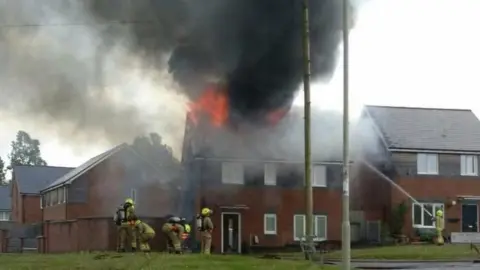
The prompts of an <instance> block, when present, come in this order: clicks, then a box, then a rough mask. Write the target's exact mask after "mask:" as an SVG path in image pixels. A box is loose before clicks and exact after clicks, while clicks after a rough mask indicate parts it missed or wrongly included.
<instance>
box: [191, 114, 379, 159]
mask: <svg viewBox="0 0 480 270" xmlns="http://www.w3.org/2000/svg"><path fill="white" fill-rule="evenodd" d="M311 115H312V117H311V155H312V161H313V162H336V161H341V160H342V149H343V127H342V125H343V116H342V114H340V113H337V112H334V111H326V110H312V113H311ZM362 124H363V123H360V122H355V123H352V124H351V133H350V135H351V137H352V140H351V142H352V145H351V149H352V151H351V152H352V159H353V158H354V154H355V153H359V152H360V151H359V150H360V146H361V144H362V143H361V140H360V139H359V138H362V139H363V138H365V139H367V138H368V139H370V138H373V137H374V136H360V135H365V134H364V133H366V132H367V133H370V132H371V134H372V135H373V134H374V133H373V131H372V130H371V129H366V128H358V127H360V126H362ZM188 125H191V127H190V126H188ZM245 125H246V126H242V127H239V128H237V129H234V128H228V127H215V126H212V125H210V124H209V123H208V121H207V122H204V121H203V120H201V122H199V123H198V124H197V125H193V124H192V123H190V122H187V127H186V136H185V140H193V143H191V144H192V145H193V148H194V149H193V152H194V154H196V155H200V156H201V157H205V158H220V159H227V158H231V159H238V160H241V159H243V160H251V161H287V162H295V161H303V160H304V158H305V155H304V149H305V148H304V141H305V140H304V118H303V108H292V110H291V111H290V112H289V114H287V115H286V116H285V117H284V118H283V119H282V120H281V121H280V122H279V123H278V124H277V125H275V126H269V127H267V126H264V127H258V126H247V124H245ZM361 133H362V134H361ZM353 138H356V139H355V140H353ZM202 147H204V148H203V149H202ZM357 150H358V151H357Z"/></svg>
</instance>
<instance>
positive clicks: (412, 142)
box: [365, 106, 480, 152]
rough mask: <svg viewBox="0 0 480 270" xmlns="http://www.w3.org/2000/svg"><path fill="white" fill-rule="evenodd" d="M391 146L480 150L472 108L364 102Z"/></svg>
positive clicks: (479, 126) (478, 128)
mask: <svg viewBox="0 0 480 270" xmlns="http://www.w3.org/2000/svg"><path fill="white" fill-rule="evenodd" d="M365 111H366V112H367V114H368V115H369V116H370V117H371V118H372V119H373V121H374V122H375V124H376V126H377V127H378V128H379V129H380V132H381V133H382V135H383V138H384V139H385V142H386V144H387V147H388V148H390V149H412V150H417V149H418V150H440V151H472V152H473V151H480V121H479V120H478V118H477V117H476V116H475V114H474V113H473V112H472V111H471V110H462V109H437V108H413V107H387V106H365Z"/></svg>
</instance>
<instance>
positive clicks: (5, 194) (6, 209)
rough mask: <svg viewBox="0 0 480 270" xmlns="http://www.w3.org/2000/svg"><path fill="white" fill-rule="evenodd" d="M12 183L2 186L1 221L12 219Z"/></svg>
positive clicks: (0, 193) (0, 195)
mask: <svg viewBox="0 0 480 270" xmlns="http://www.w3.org/2000/svg"><path fill="white" fill-rule="evenodd" d="M10 188H11V187H10V184H8V185H4V186H0V221H10V220H11V213H12V197H11V196H10Z"/></svg>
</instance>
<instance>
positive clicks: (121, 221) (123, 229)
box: [115, 198, 137, 252]
mask: <svg viewBox="0 0 480 270" xmlns="http://www.w3.org/2000/svg"><path fill="white" fill-rule="evenodd" d="M134 214H135V203H134V201H133V200H132V199H131V198H127V199H126V200H125V203H124V204H122V205H121V206H120V207H119V208H118V210H117V213H116V219H115V223H116V224H117V226H118V235H119V245H118V251H119V252H125V243H126V242H127V241H129V242H131V247H132V252H135V251H136V250H137V230H136V229H135V228H134V227H132V226H130V224H129V220H130V219H131V218H132V216H133V215H134Z"/></svg>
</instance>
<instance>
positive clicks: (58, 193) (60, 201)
mask: <svg viewBox="0 0 480 270" xmlns="http://www.w3.org/2000/svg"><path fill="white" fill-rule="evenodd" d="M57 190H58V191H57V201H58V204H62V203H64V199H61V198H60V193H63V196H65V191H63V187H60V188H58V189H57ZM64 198H65V197H64Z"/></svg>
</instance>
